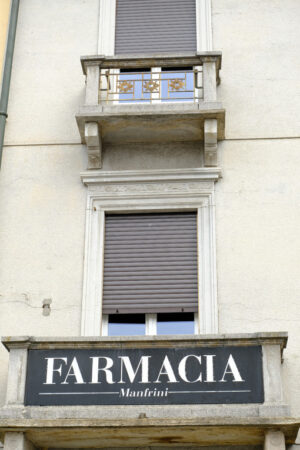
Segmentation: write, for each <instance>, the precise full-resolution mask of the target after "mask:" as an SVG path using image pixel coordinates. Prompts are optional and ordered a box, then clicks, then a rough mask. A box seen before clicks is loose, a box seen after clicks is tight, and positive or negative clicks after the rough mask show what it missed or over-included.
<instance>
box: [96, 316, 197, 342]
mask: <svg viewBox="0 0 300 450" xmlns="http://www.w3.org/2000/svg"><path fill="white" fill-rule="evenodd" d="M195 316H196V314H194V313H159V314H109V315H107V316H105V317H104V318H103V320H104V322H105V325H104V327H105V335H107V336H143V335H146V334H160V335H174V334H194V333H197V328H196V324H197V320H195V319H196V317H195Z"/></svg>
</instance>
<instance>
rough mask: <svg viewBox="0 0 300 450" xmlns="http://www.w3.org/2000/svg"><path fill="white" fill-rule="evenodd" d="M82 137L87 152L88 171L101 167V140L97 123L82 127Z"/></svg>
mask: <svg viewBox="0 0 300 450" xmlns="http://www.w3.org/2000/svg"><path fill="white" fill-rule="evenodd" d="M84 137H85V142H86V145H87V152H88V167H87V168H88V169H101V167H102V140H101V132H100V128H99V125H98V123H97V122H87V123H86V124H85V126H84Z"/></svg>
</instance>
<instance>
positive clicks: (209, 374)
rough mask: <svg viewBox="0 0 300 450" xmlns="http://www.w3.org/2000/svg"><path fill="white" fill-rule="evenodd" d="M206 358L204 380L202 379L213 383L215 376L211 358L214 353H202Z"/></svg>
mask: <svg viewBox="0 0 300 450" xmlns="http://www.w3.org/2000/svg"><path fill="white" fill-rule="evenodd" d="M204 356H205V358H206V380H204V382H205V383H215V382H216V380H215V377H214V360H213V358H214V357H215V356H216V355H204Z"/></svg>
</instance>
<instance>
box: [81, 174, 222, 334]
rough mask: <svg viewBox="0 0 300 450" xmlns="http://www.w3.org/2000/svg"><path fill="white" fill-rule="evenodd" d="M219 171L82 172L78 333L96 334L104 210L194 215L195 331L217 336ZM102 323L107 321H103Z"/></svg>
mask: <svg viewBox="0 0 300 450" xmlns="http://www.w3.org/2000/svg"><path fill="white" fill-rule="evenodd" d="M220 176H221V171H220V169H219V168H199V169H170V170H155V171H154V170H143V171H109V172H108V171H92V170H90V171H86V172H83V173H82V174H81V179H82V182H83V183H84V184H85V185H86V186H87V187H88V191H87V208H86V229H85V258H84V275H83V299H82V315H81V335H82V336H100V335H103V334H104V333H105V330H104V329H102V326H101V324H102V301H101V299H102V289H103V285H102V278H103V264H104V226H105V212H106V211H107V212H127V213H130V212H148V211H151V212H154V211H155V212H165V211H174V212H175V211H188V210H193V211H197V212H198V292H199V307H198V311H199V314H198V330H199V333H200V334H209V333H217V332H218V308H217V284H216V254H215V204H214V183H215V181H217V180H218V179H219V178H220ZM104 319H105V317H104Z"/></svg>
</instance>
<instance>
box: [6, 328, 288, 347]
mask: <svg viewBox="0 0 300 450" xmlns="http://www.w3.org/2000/svg"><path fill="white" fill-rule="evenodd" d="M287 340H288V333H287V332H274V333H272V332H267V333H236V334H206V335H170V336H114V337H105V336H103V337H100V336H87V337H78V336H74V337H69V336H68V337H55V336H52V337H51V336H49V337H37V336H6V337H2V343H3V345H4V346H5V347H6V349H7V350H10V349H11V348H24V347H27V348H34V349H37V348H51V349H53V348H102V347H103V348H105V347H110V348H113V347H114V346H118V345H120V344H122V346H123V347H124V345H126V346H128V348H129V347H132V346H134V347H137V346H138V347H147V346H151V345H155V346H156V347H158V346H160V347H163V346H167V347H168V346H172V345H173V343H176V346H177V347H178V346H180V345H181V346H187V345H192V346H195V347H208V346H211V347H212V346H215V347H218V346H224V345H237V346H245V345H246V346H248V345H263V344H268V345H280V348H281V351H283V349H284V348H285V347H286V345H287Z"/></svg>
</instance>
